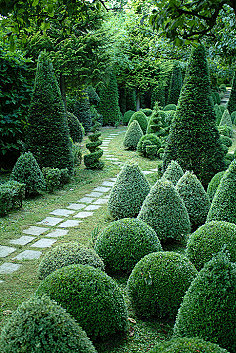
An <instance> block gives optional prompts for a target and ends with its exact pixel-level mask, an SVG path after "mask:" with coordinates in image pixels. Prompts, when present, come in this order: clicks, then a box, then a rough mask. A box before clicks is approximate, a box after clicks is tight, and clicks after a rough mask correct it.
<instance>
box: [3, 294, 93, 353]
mask: <svg viewBox="0 0 236 353" xmlns="http://www.w3.org/2000/svg"><path fill="white" fill-rule="evenodd" d="M0 346H1V352H2V353H23V352H27V353H36V352H38V353H49V352H50V353H71V352H75V353H96V350H95V348H94V346H93V344H92V342H91V341H90V339H89V338H88V336H87V335H86V333H85V332H84V331H83V330H82V328H81V327H80V326H79V325H78V324H77V323H76V322H75V320H73V319H72V317H71V316H70V315H69V314H68V313H67V312H66V311H65V310H64V309H63V308H62V307H61V306H59V305H58V304H57V303H56V302H55V301H52V300H50V299H49V298H48V297H46V296H43V297H41V298H39V297H37V296H34V297H32V298H30V299H29V300H27V301H26V302H23V303H22V304H21V305H20V306H19V307H18V308H17V310H16V311H14V312H13V314H12V316H11V317H10V319H9V320H8V321H7V323H6V324H5V325H4V327H3V328H2V332H1V336H0Z"/></svg>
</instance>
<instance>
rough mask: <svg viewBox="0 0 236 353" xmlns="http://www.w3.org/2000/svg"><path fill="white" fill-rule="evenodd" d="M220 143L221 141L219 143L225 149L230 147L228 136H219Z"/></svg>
mask: <svg viewBox="0 0 236 353" xmlns="http://www.w3.org/2000/svg"><path fill="white" fill-rule="evenodd" d="M220 141H221V143H223V145H225V146H227V147H231V146H232V140H231V138H230V137H228V136H224V135H220Z"/></svg>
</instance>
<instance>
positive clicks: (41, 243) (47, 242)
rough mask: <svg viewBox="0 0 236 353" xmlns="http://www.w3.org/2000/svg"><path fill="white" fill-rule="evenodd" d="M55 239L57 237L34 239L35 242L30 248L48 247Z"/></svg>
mask: <svg viewBox="0 0 236 353" xmlns="http://www.w3.org/2000/svg"><path fill="white" fill-rule="evenodd" d="M56 241H57V239H47V238H42V239H39V240H38V241H36V243H34V244H32V245H31V246H32V248H50V246H52V244H54V243H55V242H56Z"/></svg>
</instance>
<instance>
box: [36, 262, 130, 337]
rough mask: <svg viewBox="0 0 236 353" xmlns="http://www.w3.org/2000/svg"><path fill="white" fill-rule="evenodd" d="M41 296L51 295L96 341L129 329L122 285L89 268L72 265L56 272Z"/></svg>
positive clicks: (40, 289) (39, 291) (41, 288)
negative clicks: (119, 285)
mask: <svg viewBox="0 0 236 353" xmlns="http://www.w3.org/2000/svg"><path fill="white" fill-rule="evenodd" d="M36 294H37V295H39V296H40V295H43V294H46V295H48V296H49V297H50V298H51V299H53V300H55V301H56V302H57V303H58V304H60V305H61V306H62V307H63V308H64V309H66V311H67V312H68V313H70V314H71V315H72V316H73V317H74V319H76V321H77V322H78V324H79V325H80V326H81V327H82V328H83V329H84V330H85V331H86V333H87V335H88V336H89V337H90V338H91V339H92V340H95V339H97V338H102V337H108V336H110V335H112V334H119V333H124V332H126V330H127V309H126V305H125V301H124V297H123V295H122V293H121V291H120V289H119V287H118V285H117V284H116V283H115V282H114V281H113V279H112V278H111V277H109V276H108V275H107V274H106V273H105V272H103V271H101V270H99V269H97V268H94V267H92V266H89V265H70V266H66V267H63V268H61V269H59V270H57V271H54V272H52V273H51V274H50V275H49V276H47V277H46V278H45V279H44V280H43V281H42V282H41V284H40V285H39V287H38V289H37V291H36Z"/></svg>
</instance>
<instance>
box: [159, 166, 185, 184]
mask: <svg viewBox="0 0 236 353" xmlns="http://www.w3.org/2000/svg"><path fill="white" fill-rule="evenodd" d="M183 175H184V172H183V169H182V168H181V167H180V165H179V163H178V162H177V161H171V162H170V163H169V164H168V167H167V169H166V171H165V172H164V174H163V177H164V178H165V179H167V180H170V181H171V182H172V183H173V184H174V185H176V184H177V182H178V180H179V179H180V178H181V177H182V176H183Z"/></svg>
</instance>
